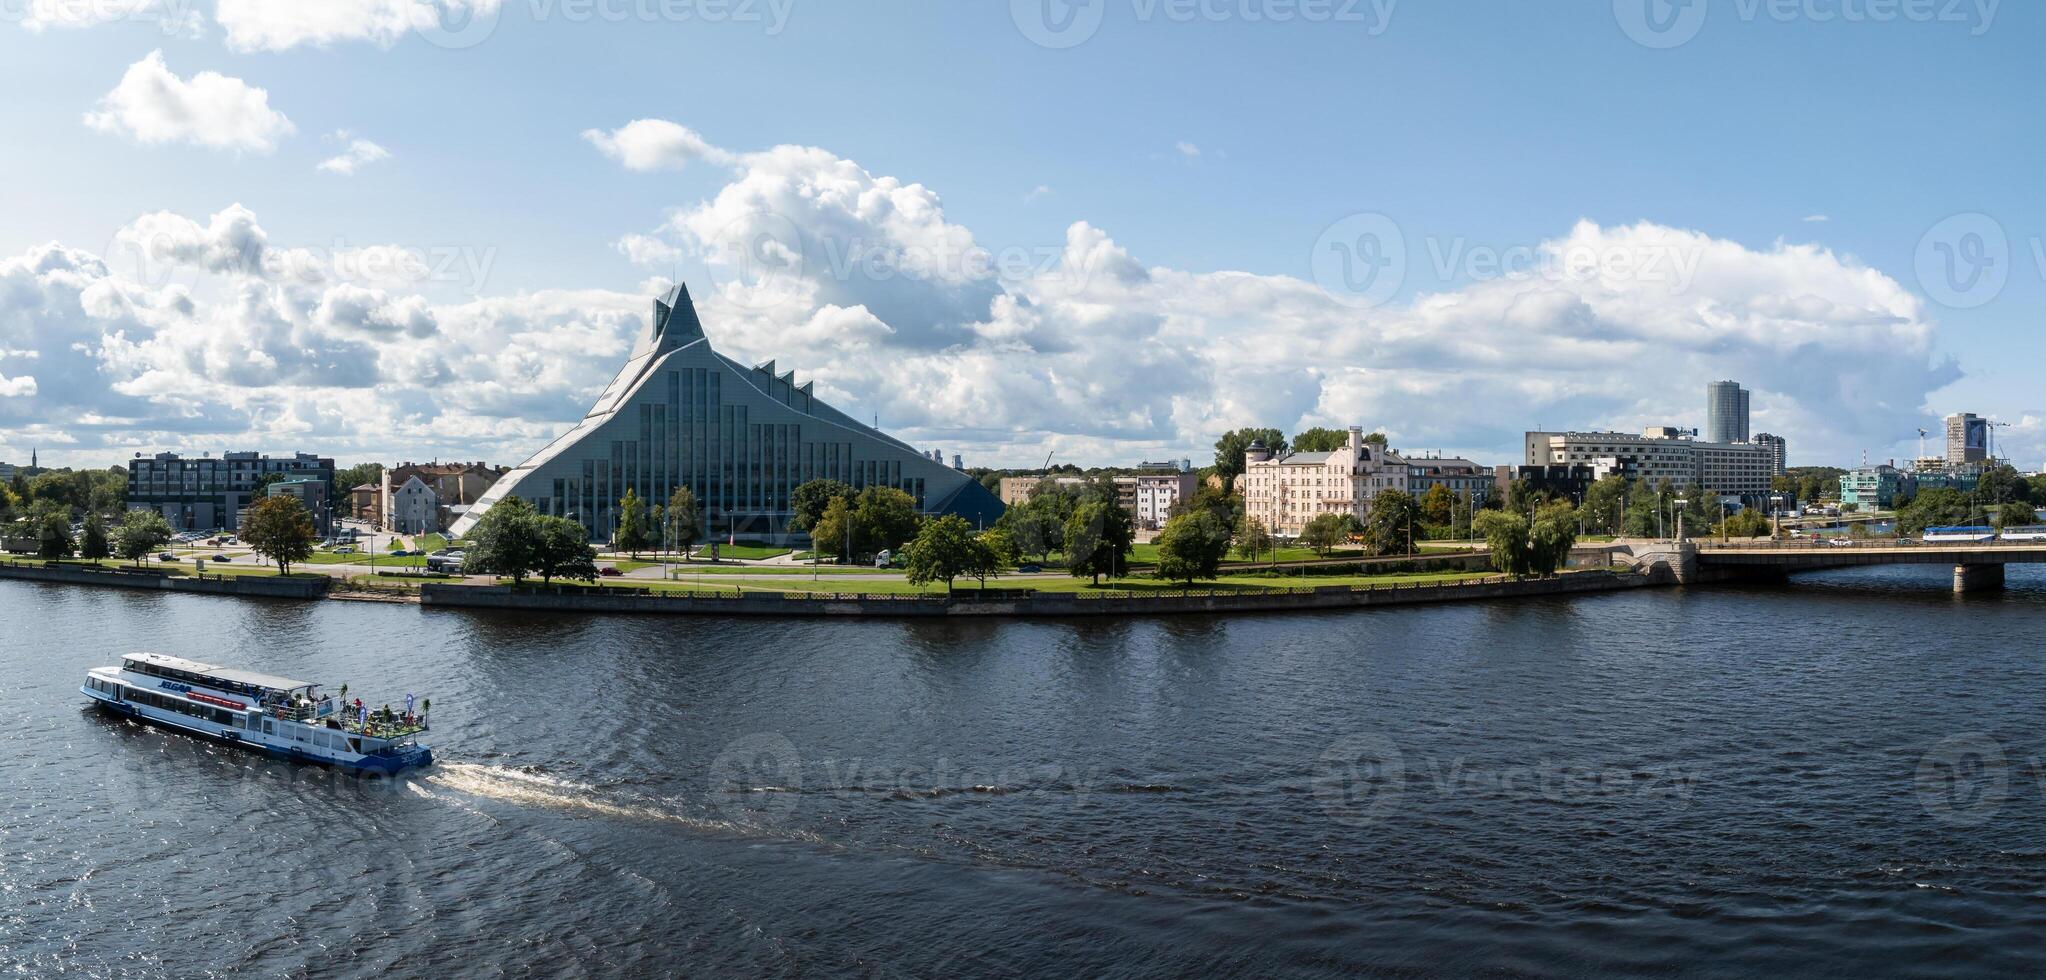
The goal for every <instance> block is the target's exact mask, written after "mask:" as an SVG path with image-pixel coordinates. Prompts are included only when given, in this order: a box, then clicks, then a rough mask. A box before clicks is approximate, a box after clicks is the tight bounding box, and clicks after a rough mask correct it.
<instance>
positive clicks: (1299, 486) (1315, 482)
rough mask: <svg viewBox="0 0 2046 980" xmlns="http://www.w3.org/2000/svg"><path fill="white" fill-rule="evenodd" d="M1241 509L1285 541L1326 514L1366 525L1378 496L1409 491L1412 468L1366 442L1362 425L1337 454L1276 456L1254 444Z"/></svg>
mask: <svg viewBox="0 0 2046 980" xmlns="http://www.w3.org/2000/svg"><path fill="white" fill-rule="evenodd" d="M1242 480H1243V510H1244V513H1245V514H1246V515H1247V516H1249V517H1253V518H1256V519H1257V520H1258V521H1259V522H1260V523H1262V524H1264V526H1265V529H1266V530H1268V531H1270V532H1271V533H1273V534H1276V535H1279V536H1282V537H1298V536H1299V535H1300V532H1301V531H1302V530H1303V529H1304V528H1306V527H1307V522H1309V521H1311V520H1314V519H1315V518H1317V517H1320V516H1321V515H1323V514H1347V515H1349V516H1351V517H1354V518H1356V519H1357V520H1359V521H1362V520H1363V519H1364V517H1365V515H1366V514H1367V513H1369V512H1370V510H1371V500H1372V498H1374V497H1376V496H1377V495H1378V494H1379V493H1380V492H1382V491H1386V490H1399V491H1402V492H1405V491H1406V490H1407V487H1408V465H1407V463H1406V461H1405V460H1402V459H1400V458H1399V456H1397V455H1395V454H1393V453H1391V452H1389V451H1386V450H1384V449H1382V448H1380V447H1379V446H1377V445H1376V444H1374V443H1368V442H1365V441H1364V428H1363V427H1362V426H1355V425H1353V426H1351V427H1350V442H1349V445H1347V446H1344V447H1343V448H1341V449H1338V450H1336V451H1334V452H1327V453H1286V454H1283V455H1276V454H1274V453H1272V451H1271V450H1269V449H1266V448H1265V447H1264V445H1263V444H1262V443H1253V444H1252V445H1251V447H1250V451H1249V452H1248V453H1247V454H1246V455H1245V456H1244V471H1243V478H1242Z"/></svg>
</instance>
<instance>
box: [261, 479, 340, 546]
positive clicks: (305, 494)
mask: <svg viewBox="0 0 2046 980" xmlns="http://www.w3.org/2000/svg"><path fill="white" fill-rule="evenodd" d="M333 494H334V477H333V475H332V474H329V475H328V476H326V477H320V476H287V477H285V478H284V479H282V480H278V481H277V482H275V483H272V484H270V486H269V488H268V489H267V490H266V491H265V495H266V496H271V497H296V498H298V503H299V506H301V507H304V508H305V512H306V513H307V514H310V515H312V518H313V531H314V532H316V533H318V534H319V536H320V537H323V538H326V537H332V536H333V534H334V503H333Z"/></svg>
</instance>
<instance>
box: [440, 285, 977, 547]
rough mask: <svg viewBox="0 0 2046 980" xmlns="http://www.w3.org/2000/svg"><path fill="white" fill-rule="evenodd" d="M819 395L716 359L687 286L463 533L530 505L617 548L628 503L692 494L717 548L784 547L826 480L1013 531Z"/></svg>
mask: <svg viewBox="0 0 2046 980" xmlns="http://www.w3.org/2000/svg"><path fill="white" fill-rule="evenodd" d="M813 384H814V383H806V384H797V383H796V373H795V372H794V371H789V372H787V373H783V374H777V373H776V372H775V366H774V362H773V361H768V362H766V363H765V364H759V365H755V366H753V367H750V368H749V367H747V366H745V365H743V364H740V363H739V362H737V361H734V360H732V359H731V358H729V357H726V356H724V355H723V354H719V353H718V352H717V351H715V350H713V349H711V345H710V341H709V339H708V338H706V337H705V336H704V332H703V324H702V323H701V322H700V321H699V320H698V319H697V317H696V307H695V306H694V305H693V304H692V303H691V302H690V299H689V291H688V289H686V288H685V287H682V286H679V285H678V286H676V287H675V288H674V289H672V290H670V291H669V292H668V294H667V295H666V296H665V297H663V298H661V299H659V300H656V301H655V302H654V309H653V318H652V319H651V320H649V321H648V323H647V327H646V330H645V331H644V332H642V333H641V334H640V337H639V342H638V343H637V344H635V345H634V346H633V349H632V354H631V356H630V357H629V358H628V359H627V360H626V362H625V366H624V367H623V368H621V369H620V370H619V372H618V376H617V377H616V378H614V379H612V381H611V384H610V386H609V387H607V388H605V389H604V393H603V394H602V395H601V396H599V397H598V399H597V404H596V405H595V406H593V407H592V408H591V409H590V412H589V415H588V416H587V417H585V418H584V419H583V420H582V422H581V424H579V425H577V426H575V427H574V428H573V429H570V430H569V431H568V432H566V433H564V434H562V435H561V437H560V438H557V439H555V440H554V441H553V442H552V443H549V444H548V445H547V447H546V448H544V449H541V450H540V451H539V452H538V453H537V454H535V455H534V456H533V458H531V459H529V460H526V461H525V462H524V463H522V464H520V465H519V466H518V467H517V468H515V469H513V470H512V471H511V472H510V473H509V474H506V475H505V477H504V478H503V479H501V480H499V481H497V483H496V484H495V485H493V486H492V487H491V488H490V490H489V491H488V492H486V493H484V494H483V497H482V499H481V500H479V501H477V503H476V505H475V506H474V507H471V508H470V509H469V510H468V511H466V512H465V513H463V514H462V515H461V516H460V517H459V518H457V519H456V520H455V522H454V526H453V527H452V528H451V530H452V531H453V532H454V533H455V534H457V535H462V534H467V533H468V532H469V531H470V530H471V529H472V528H474V527H475V526H476V522H477V521H478V520H480V519H481V518H482V516H483V515H484V514H485V513H486V512H488V511H489V509H490V508H491V507H492V506H494V505H495V504H496V503H497V502H498V501H500V500H503V499H504V498H505V497H507V496H512V495H517V496H519V497H521V498H523V499H525V500H526V501H528V502H530V503H531V504H532V505H533V506H534V507H535V508H536V509H538V510H539V511H540V512H541V513H544V514H552V515H556V516H561V517H567V518H569V519H571V520H574V521H576V522H578V523H580V524H582V525H583V527H584V528H585V529H586V530H587V531H588V532H589V534H590V537H591V538H592V539H593V540H609V539H610V538H611V535H612V532H613V531H614V530H615V528H616V526H617V519H618V513H617V511H618V501H619V498H621V497H623V496H625V491H627V490H634V491H637V492H638V494H639V496H640V498H641V499H642V500H645V501H647V502H648V503H649V504H656V503H662V502H665V501H666V500H667V499H668V497H669V495H670V494H672V493H673V492H674V490H675V488H676V487H683V486H686V487H688V488H690V490H692V491H693V492H694V493H695V494H696V499H697V504H698V507H699V508H700V509H701V512H702V517H703V526H704V529H705V531H706V533H707V534H709V535H713V536H716V537H719V538H723V537H726V536H727V535H730V536H733V537H754V538H775V537H783V536H786V535H787V534H789V528H788V522H789V520H790V518H792V517H793V516H794V515H793V514H792V513H791V511H790V508H789V494H790V492H791V491H793V490H795V488H796V487H797V486H800V485H801V484H803V483H807V482H809V481H810V480H815V479H831V480H839V481H841V482H844V483H848V484H851V485H852V486H853V487H854V488H855V489H864V488H867V487H895V488H897V489H900V490H903V491H905V492H907V493H908V494H909V495H910V496H911V497H912V498H914V499H915V500H916V502H917V506H918V507H919V508H920V509H922V510H923V511H924V512H925V513H929V514H956V515H959V516H961V517H964V518H966V520H967V521H968V522H970V523H973V524H975V525H976V526H986V525H991V524H993V523H994V522H995V520H996V519H998V518H999V517H1001V515H1002V504H1001V501H998V500H996V499H995V496H994V494H991V493H989V492H988V491H987V488H985V487H983V486H981V485H980V483H979V482H978V481H976V480H974V479H973V478H972V477H970V476H968V475H966V474H965V473H962V472H960V471H959V470H956V469H953V468H951V467H949V466H945V465H943V464H942V463H938V462H934V461H933V460H932V459H931V458H930V457H928V456H925V455H923V454H922V453H920V452H918V451H917V450H916V449H914V448H912V447H911V446H909V445H908V444H907V443H904V442H902V441H901V440H899V439H896V438H895V437H893V436H890V435H888V434H887V433H884V432H881V431H880V430H878V429H874V428H870V427H868V426H866V425H862V424H860V423H859V422H857V421H854V420H853V418H852V417H851V416H849V415H846V414H845V413H844V412H841V411H839V410H837V409H835V408H832V407H831V406H829V405H826V404H824V402H822V401H820V400H818V399H817V397H816V396H815V394H813V391H812V388H813Z"/></svg>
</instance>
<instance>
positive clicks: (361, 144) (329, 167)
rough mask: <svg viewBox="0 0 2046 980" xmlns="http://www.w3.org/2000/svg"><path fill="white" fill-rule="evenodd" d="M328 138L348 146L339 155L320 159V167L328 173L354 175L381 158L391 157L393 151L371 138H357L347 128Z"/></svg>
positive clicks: (345, 175) (344, 175)
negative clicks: (372, 140)
mask: <svg viewBox="0 0 2046 980" xmlns="http://www.w3.org/2000/svg"><path fill="white" fill-rule="evenodd" d="M327 138H328V139H329V140H332V141H334V142H337V143H345V144H347V148H346V149H344V150H342V151H341V153H340V155H338V156H332V157H328V158H327V159H325V160H322V161H320V166H319V169H320V170H321V171H323V172H326V173H330V174H339V175H341V176H343V177H353V176H355V172H356V171H357V170H360V169H362V168H363V167H366V166H369V165H370V164H372V163H376V162H378V161H380V160H388V159H390V158H391V151H389V150H386V149H384V148H383V147H381V146H378V145H377V144H375V143H372V142H370V141H369V140H366V139H359V138H356V137H355V136H353V135H352V134H350V133H349V132H348V131H347V130H345V129H344V130H339V131H337V132H335V133H334V134H333V135H332V136H329V137H327Z"/></svg>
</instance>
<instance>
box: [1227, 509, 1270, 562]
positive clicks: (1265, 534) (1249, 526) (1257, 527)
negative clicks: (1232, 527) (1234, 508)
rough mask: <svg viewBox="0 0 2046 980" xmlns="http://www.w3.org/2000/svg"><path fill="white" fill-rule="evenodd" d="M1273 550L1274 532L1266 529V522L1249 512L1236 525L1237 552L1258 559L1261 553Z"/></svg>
mask: <svg viewBox="0 0 2046 980" xmlns="http://www.w3.org/2000/svg"><path fill="white" fill-rule="evenodd" d="M1270 550H1272V532H1270V531H1268V530H1266V529H1265V522H1263V521H1261V520H1258V519H1257V518H1255V517H1252V516H1250V515H1249V514H1245V515H1243V520H1242V521H1240V522H1238V523H1237V525H1236V553H1237V554H1239V555H1242V556H1243V557H1245V558H1248V559H1250V560H1251V561H1256V560H1257V556H1258V555H1259V554H1260V553H1263V552H1266V551H1270Z"/></svg>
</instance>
